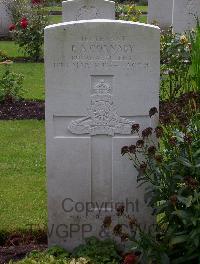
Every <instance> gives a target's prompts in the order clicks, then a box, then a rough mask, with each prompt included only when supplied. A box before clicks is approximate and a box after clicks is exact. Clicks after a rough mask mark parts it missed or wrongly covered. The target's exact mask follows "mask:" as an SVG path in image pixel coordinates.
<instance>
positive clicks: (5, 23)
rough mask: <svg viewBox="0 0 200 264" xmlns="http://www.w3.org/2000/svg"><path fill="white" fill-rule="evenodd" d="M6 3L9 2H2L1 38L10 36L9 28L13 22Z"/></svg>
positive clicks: (0, 16)
mask: <svg viewBox="0 0 200 264" xmlns="http://www.w3.org/2000/svg"><path fill="white" fill-rule="evenodd" d="M6 3H8V2H5V1H2V0H1V1H0V36H7V35H8V34H9V26H10V24H11V22H12V21H11V17H10V15H9V14H8V9H7V6H6Z"/></svg>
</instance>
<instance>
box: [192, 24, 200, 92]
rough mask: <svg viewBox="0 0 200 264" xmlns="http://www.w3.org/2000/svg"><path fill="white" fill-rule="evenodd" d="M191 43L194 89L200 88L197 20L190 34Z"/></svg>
mask: <svg viewBox="0 0 200 264" xmlns="http://www.w3.org/2000/svg"><path fill="white" fill-rule="evenodd" d="M190 38H191V44H192V72H193V79H194V81H195V84H196V90H197V91H198V90H199V89H200V21H197V28H196V31H195V32H194V33H191V34H190Z"/></svg>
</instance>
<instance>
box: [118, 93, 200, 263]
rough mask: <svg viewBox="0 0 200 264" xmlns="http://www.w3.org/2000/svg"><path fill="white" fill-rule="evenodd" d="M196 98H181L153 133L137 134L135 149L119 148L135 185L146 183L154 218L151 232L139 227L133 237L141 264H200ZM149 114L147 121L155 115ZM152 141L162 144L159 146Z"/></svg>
mask: <svg viewBox="0 0 200 264" xmlns="http://www.w3.org/2000/svg"><path fill="white" fill-rule="evenodd" d="M199 101H200V98H199V94H195V93H189V94H184V95H182V97H181V98H180V101H179V102H180V103H181V104H180V105H177V106H176V107H177V108H176V109H174V111H171V109H168V111H166V115H168V118H165V119H163V120H162V119H161V124H160V126H159V127H157V128H156V129H155V130H153V128H151V127H149V128H146V129H144V130H143V131H142V132H141V133H140V132H139V124H134V125H133V127H132V129H133V132H134V133H138V135H139V136H140V137H141V139H140V140H138V141H137V143H136V145H132V146H125V147H123V148H122V155H125V154H126V155H128V157H129V159H130V160H131V161H132V162H133V165H134V167H135V168H136V169H137V170H138V177H137V180H138V183H140V184H144V183H149V184H150V185H149V187H148V188H147V189H146V190H147V193H148V195H151V202H150V204H149V205H150V206H152V207H153V209H154V212H155V214H156V216H157V226H156V229H155V230H154V232H153V233H145V232H144V231H142V230H141V228H140V226H139V224H135V227H136V229H137V239H136V237H133V238H131V239H132V241H133V245H134V247H135V249H137V250H140V251H141V253H142V257H143V259H144V260H145V263H152V262H153V263H173V264H175V263H198V261H199V260H200V169H199V168H200V134H199V131H200V121H199V120H200V119H199V117H200V111H199V109H200V107H199ZM157 112H158V111H157V109H156V108H153V109H151V110H150V117H152V116H153V115H154V114H156V113H157ZM154 138H157V139H160V141H159V145H157V144H156V142H155V143H154V140H153V139H154Z"/></svg>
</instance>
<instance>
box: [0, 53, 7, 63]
mask: <svg viewBox="0 0 200 264" xmlns="http://www.w3.org/2000/svg"><path fill="white" fill-rule="evenodd" d="M7 59H8V55H7V53H6V52H5V51H4V50H0V62H2V61H5V60H7Z"/></svg>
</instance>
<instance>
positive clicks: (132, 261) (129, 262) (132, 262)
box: [123, 254, 138, 264]
mask: <svg viewBox="0 0 200 264" xmlns="http://www.w3.org/2000/svg"><path fill="white" fill-rule="evenodd" d="M137 260H138V256H136V255H135V254H128V255H126V257H125V258H124V263H123V264H136V263H137Z"/></svg>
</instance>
